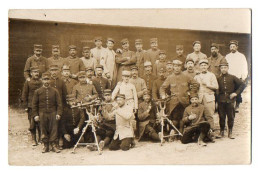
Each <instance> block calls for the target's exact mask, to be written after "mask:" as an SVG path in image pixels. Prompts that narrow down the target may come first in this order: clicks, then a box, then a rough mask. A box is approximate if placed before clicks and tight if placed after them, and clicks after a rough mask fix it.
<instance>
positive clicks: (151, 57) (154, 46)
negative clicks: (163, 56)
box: [146, 38, 160, 65]
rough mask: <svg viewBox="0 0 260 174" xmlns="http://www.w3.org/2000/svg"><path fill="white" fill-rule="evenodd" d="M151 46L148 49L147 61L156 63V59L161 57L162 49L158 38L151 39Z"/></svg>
mask: <svg viewBox="0 0 260 174" xmlns="http://www.w3.org/2000/svg"><path fill="white" fill-rule="evenodd" d="M150 46H151V48H150V49H149V50H147V56H148V59H147V60H146V61H150V62H151V63H152V65H154V64H155V61H156V60H158V59H159V52H160V49H159V48H158V39H157V38H151V39H150Z"/></svg>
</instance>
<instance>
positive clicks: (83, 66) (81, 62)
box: [79, 59, 85, 71]
mask: <svg viewBox="0 0 260 174" xmlns="http://www.w3.org/2000/svg"><path fill="white" fill-rule="evenodd" d="M79 71H85V65H84V63H83V61H82V60H81V59H79Z"/></svg>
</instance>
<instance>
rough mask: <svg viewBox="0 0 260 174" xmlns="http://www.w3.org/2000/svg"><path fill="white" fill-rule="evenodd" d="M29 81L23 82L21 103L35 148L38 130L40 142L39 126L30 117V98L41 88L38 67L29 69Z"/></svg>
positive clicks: (31, 116)
mask: <svg viewBox="0 0 260 174" xmlns="http://www.w3.org/2000/svg"><path fill="white" fill-rule="evenodd" d="M30 72H31V80H30V81H27V80H26V81H25V83H24V87H23V93H22V101H23V106H24V108H25V110H26V111H27V113H28V120H29V131H30V132H31V135H32V146H37V141H36V129H37V130H38V135H39V140H38V142H40V137H41V133H40V126H39V125H38V124H37V123H36V122H35V121H34V117H33V115H32V98H33V94H34V91H35V90H36V89H38V88H40V87H41V86H42V82H41V81H40V73H39V68H38V67H31V68H30Z"/></svg>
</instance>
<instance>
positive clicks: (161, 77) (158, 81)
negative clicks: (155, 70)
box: [152, 68, 166, 100]
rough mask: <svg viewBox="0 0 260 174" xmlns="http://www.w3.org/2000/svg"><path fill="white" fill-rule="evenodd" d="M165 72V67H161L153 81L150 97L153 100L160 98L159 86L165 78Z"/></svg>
mask: <svg viewBox="0 0 260 174" xmlns="http://www.w3.org/2000/svg"><path fill="white" fill-rule="evenodd" d="M165 72H166V70H165V68H161V69H160V71H159V74H158V78H157V79H156V80H155V81H154V82H153V88H152V92H153V93H152V94H153V95H152V97H153V99H154V100H158V99H159V98H160V88H161V86H162V84H163V82H164V81H165V79H166V76H165Z"/></svg>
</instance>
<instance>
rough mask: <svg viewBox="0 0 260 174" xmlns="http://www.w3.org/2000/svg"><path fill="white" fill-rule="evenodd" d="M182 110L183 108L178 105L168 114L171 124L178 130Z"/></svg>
mask: <svg viewBox="0 0 260 174" xmlns="http://www.w3.org/2000/svg"><path fill="white" fill-rule="evenodd" d="M184 110H185V108H184V107H183V106H182V104H180V103H179V104H178V105H177V106H176V107H175V108H174V109H173V111H172V112H171V114H170V117H169V119H170V120H172V123H173V125H174V126H176V128H180V122H181V119H182V117H183V113H184Z"/></svg>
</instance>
